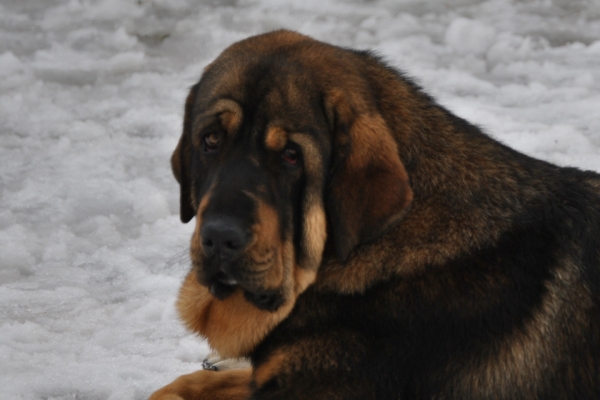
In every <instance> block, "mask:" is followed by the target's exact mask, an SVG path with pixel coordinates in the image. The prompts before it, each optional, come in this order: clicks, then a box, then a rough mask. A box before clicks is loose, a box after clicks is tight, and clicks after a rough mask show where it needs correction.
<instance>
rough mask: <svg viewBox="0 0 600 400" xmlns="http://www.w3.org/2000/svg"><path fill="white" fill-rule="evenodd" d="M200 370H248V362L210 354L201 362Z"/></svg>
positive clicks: (242, 359)
mask: <svg viewBox="0 0 600 400" xmlns="http://www.w3.org/2000/svg"><path fill="white" fill-rule="evenodd" d="M202 368H204V369H206V370H209V371H225V370H230V369H245V368H250V360H248V359H246V358H221V356H219V355H218V354H217V353H211V354H209V355H208V356H206V358H205V359H204V361H202Z"/></svg>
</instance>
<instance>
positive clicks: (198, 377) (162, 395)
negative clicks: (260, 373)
mask: <svg viewBox="0 0 600 400" xmlns="http://www.w3.org/2000/svg"><path fill="white" fill-rule="evenodd" d="M251 380H252V369H251V368H246V369H238V370H227V371H218V372H215V371H207V370H203V371H196V372H193V373H191V374H188V375H182V376H180V377H179V378H177V379H175V380H174V381H173V382H171V383H170V384H168V385H167V386H165V387H163V388H162V389H159V390H157V391H156V392H154V393H153V394H152V396H150V399H149V400H204V399H206V400H245V399H248V398H249V397H250V381H251Z"/></svg>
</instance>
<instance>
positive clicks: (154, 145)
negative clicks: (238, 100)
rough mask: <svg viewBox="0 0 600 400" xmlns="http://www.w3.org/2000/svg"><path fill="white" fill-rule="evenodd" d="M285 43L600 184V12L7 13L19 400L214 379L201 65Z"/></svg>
mask: <svg viewBox="0 0 600 400" xmlns="http://www.w3.org/2000/svg"><path fill="white" fill-rule="evenodd" d="M280 27H287V28H291V29H295V30H298V31H300V32H302V33H306V34H309V35H312V36H314V37H316V38H318V39H322V40H326V41H330V42H333V43H336V44H340V45H344V46H352V47H357V48H372V49H377V50H378V51H379V52H380V53H381V54H382V55H383V56H384V57H385V58H386V59H387V60H389V61H390V63H392V64H393V65H396V66H399V67H401V68H402V69H404V70H405V71H406V72H408V74H409V75H411V76H413V77H415V78H416V79H417V80H418V82H420V83H421V84H422V85H423V86H424V87H425V88H426V89H427V90H428V91H429V92H430V93H432V94H433V95H435V96H436V97H437V98H438V99H439V100H440V101H441V102H442V103H443V104H445V105H446V106H447V107H449V108H450V109H452V110H454V111H455V112H456V113H458V114H459V115H461V116H463V117H466V118H467V119H470V120H471V121H474V122H476V123H478V124H480V125H481V126H483V127H485V128H486V130H487V131H488V132H490V133H491V134H492V135H494V136H495V137H497V138H499V139H500V140H501V141H503V142H505V143H507V144H509V145H511V146H513V147H515V148H517V149H519V150H521V151H524V152H525V153H528V154H531V155H533V156H536V157H539V158H543V159H546V160H549V161H552V162H555V163H558V164H561V165H574V166H579V167H581V168H585V169H593V170H596V171H600V2H598V0H587V1H586V0H528V1H516V0H513V1H508V0H491V1H484V2H480V1H473V0H445V1H441V0H429V1H409V0H403V1H397V0H380V1H358V0H356V1H351V0H347V1H341V0H338V1H327V0H297V1H279V0H239V1H236V0H226V1H219V0H203V1H194V0H71V1H62V0H44V1H39V0H1V2H0V205H1V206H0V392H1V394H0V396H1V397H2V398H3V399H8V400H12V399H55V400H57V399H111V400H129V399H144V398H145V397H146V396H147V395H148V394H149V393H150V392H151V391H152V390H153V389H156V388H158V387H159V386H161V385H163V384H166V383H167V382H168V381H170V380H171V379H173V378H174V377H176V376H177V375H180V374H182V373H186V372H190V371H193V370H196V369H198V368H199V367H200V364H199V362H200V361H201V360H202V359H203V357H204V356H205V355H206V353H207V351H208V349H207V346H206V344H205V343H204V342H202V341H200V340H198V339H196V338H195V337H194V336H192V335H189V334H188V333H186V332H185V331H184V330H183V328H182V327H181V326H180V324H179V322H178V321H177V317H176V314H175V311H174V300H175V295H176V292H177V289H178V287H179V284H180V282H181V279H182V277H183V276H184V274H185V272H186V271H187V268H188V262H189V259H188V255H187V246H188V240H189V236H190V234H191V228H192V227H191V226H188V225H182V224H180V222H179V218H178V187H177V185H176V182H175V180H174V179H173V178H172V176H171V172H170V170H169V163H168V159H169V156H170V153H171V151H172V150H173V148H174V147H175V144H176V141H177V138H178V136H179V134H180V126H181V119H182V109H183V107H182V106H183V101H184V98H185V95H186V89H187V88H188V87H189V86H190V85H192V84H193V83H194V82H195V81H196V80H197V78H198V77H199V74H200V72H201V70H202V68H203V67H204V66H205V65H206V64H207V63H208V62H209V61H210V60H211V59H213V58H214V57H215V56H216V55H217V54H218V53H219V52H220V51H221V50H222V49H223V48H224V47H225V46H227V45H228V44H230V43H232V42H234V41H236V40H239V39H242V38H244V37H246V36H249V35H252V34H256V33H260V32H265V31H269V30H272V29H275V28H280Z"/></svg>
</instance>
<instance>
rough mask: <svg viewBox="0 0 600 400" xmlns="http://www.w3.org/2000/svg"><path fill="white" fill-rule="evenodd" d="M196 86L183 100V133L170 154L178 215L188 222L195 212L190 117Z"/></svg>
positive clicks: (191, 117)
mask: <svg viewBox="0 0 600 400" xmlns="http://www.w3.org/2000/svg"><path fill="white" fill-rule="evenodd" d="M196 91H197V87H196V86H194V87H192V88H191V90H190V93H189V94H188V96H187V99H186V101H185V116H184V118H183V134H182V135H181V138H180V139H179V143H178V144H177V147H176V148H175V151H174V152H173V155H172V156H171V168H172V169H173V175H175V179H177V182H179V188H180V197H179V203H180V206H179V216H180V218H181V221H182V222H189V221H190V220H191V219H192V218H193V217H194V215H196V212H195V210H194V204H193V198H192V177H191V160H190V155H191V151H192V149H191V144H192V143H191V137H192V132H191V131H192V119H193V114H194V103H195V101H196Z"/></svg>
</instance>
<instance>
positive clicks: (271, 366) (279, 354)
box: [252, 349, 289, 387]
mask: <svg viewBox="0 0 600 400" xmlns="http://www.w3.org/2000/svg"><path fill="white" fill-rule="evenodd" d="M288 359H289V354H286V352H285V351H284V350H283V349H281V350H278V351H276V352H275V353H274V354H272V355H271V356H270V357H269V359H268V360H267V361H266V362H264V363H262V364H261V365H260V367H258V368H256V369H254V371H253V376H252V378H253V381H254V384H255V385H256V387H261V386H263V385H264V384H265V383H267V381H268V380H270V379H271V378H272V377H273V376H275V375H276V374H278V373H280V372H281V371H282V370H283V369H284V368H286V366H287V360H288Z"/></svg>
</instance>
